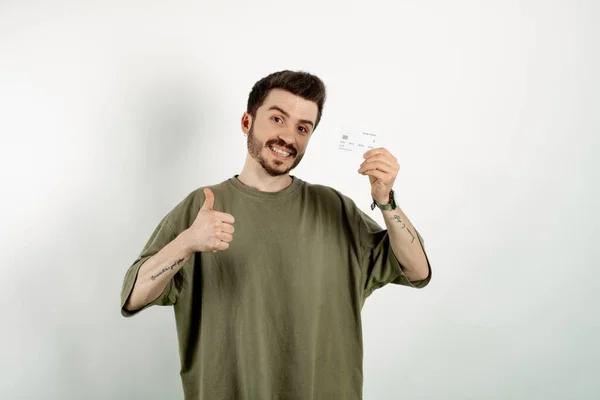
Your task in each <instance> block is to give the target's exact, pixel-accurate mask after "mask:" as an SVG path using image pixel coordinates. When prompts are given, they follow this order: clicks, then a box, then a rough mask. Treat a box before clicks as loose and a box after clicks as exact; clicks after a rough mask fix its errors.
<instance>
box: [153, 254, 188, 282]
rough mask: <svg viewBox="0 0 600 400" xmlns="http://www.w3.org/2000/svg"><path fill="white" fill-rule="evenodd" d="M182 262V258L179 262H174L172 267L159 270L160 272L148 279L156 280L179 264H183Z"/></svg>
mask: <svg viewBox="0 0 600 400" xmlns="http://www.w3.org/2000/svg"><path fill="white" fill-rule="evenodd" d="M183 260H184V259H183V258H180V259H179V260H177V261H175V262H174V263H173V264H172V265H169V266H168V267H164V268H163V269H161V270H160V271H158V273H157V274H156V275H152V276H151V277H150V279H152V280H155V279H156V278H158V277H159V276H161V275H162V274H164V273H165V272H167V271H170V270H172V269H173V268H175V266H177V265H179V264H181V263H182V262H183Z"/></svg>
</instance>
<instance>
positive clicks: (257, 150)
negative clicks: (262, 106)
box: [248, 124, 304, 176]
mask: <svg viewBox="0 0 600 400" xmlns="http://www.w3.org/2000/svg"><path fill="white" fill-rule="evenodd" d="M274 145H276V146H279V147H281V148H284V149H287V151H288V152H289V153H290V159H291V160H292V163H291V164H290V165H289V166H288V167H284V166H283V165H284V164H287V163H289V162H290V159H287V160H280V159H277V158H274V159H273V161H269V160H268V159H267V158H266V157H265V156H264V155H263V149H265V148H266V149H267V151H269V152H271V149H270V148H269V147H270V146H274ZM248 153H249V154H250V155H251V156H252V158H254V159H255V160H256V161H257V162H258V163H259V164H260V165H261V167H263V169H264V170H265V171H266V172H267V173H268V174H269V175H271V176H280V175H285V174H287V173H288V172H290V171H291V170H293V169H294V168H296V167H297V166H298V164H300V161H302V157H304V153H301V154H298V153H297V152H296V149H294V148H293V147H291V146H289V145H287V144H286V143H285V142H284V141H283V140H281V139H279V140H278V139H274V140H270V141H268V142H266V143H264V144H263V143H262V142H261V141H260V140H258V139H257V138H256V136H255V135H254V124H252V126H251V127H250V132H249V133H248Z"/></svg>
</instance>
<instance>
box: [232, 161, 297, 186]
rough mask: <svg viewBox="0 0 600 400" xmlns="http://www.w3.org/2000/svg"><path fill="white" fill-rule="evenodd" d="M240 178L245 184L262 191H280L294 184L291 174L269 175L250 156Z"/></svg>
mask: <svg viewBox="0 0 600 400" xmlns="http://www.w3.org/2000/svg"><path fill="white" fill-rule="evenodd" d="M238 180H239V181H240V182H242V183H243V184H244V185H246V186H249V187H252V188H254V189H256V190H259V191H261V192H279V191H281V190H283V189H285V188H286V187H288V186H290V185H291V184H292V177H291V176H290V174H289V173H288V174H283V175H279V176H271V175H269V174H268V173H267V172H266V171H265V170H264V169H263V167H262V166H261V165H260V164H258V163H257V162H256V161H254V159H252V157H250V156H248V158H247V159H246V164H245V165H244V168H243V169H242V172H240V174H239V175H238Z"/></svg>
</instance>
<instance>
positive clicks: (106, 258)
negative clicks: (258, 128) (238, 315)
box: [0, 0, 600, 400]
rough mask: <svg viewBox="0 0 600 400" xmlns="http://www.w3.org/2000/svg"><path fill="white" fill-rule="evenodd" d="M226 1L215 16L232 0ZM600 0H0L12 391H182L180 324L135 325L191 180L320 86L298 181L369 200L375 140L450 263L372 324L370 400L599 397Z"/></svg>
mask: <svg viewBox="0 0 600 400" xmlns="http://www.w3.org/2000/svg"><path fill="white" fill-rule="evenodd" d="M217 4H218V5H217ZM599 11H600V6H599V3H598V2H594V1H591V0H590V1H573V0H570V1H567V0H564V1H541V0H540V1H494V2H492V1H488V2H476V1H452V2H450V1H442V0H439V1H433V0H421V1H416V0H415V1H394V2H392V1H388V2H382V1H370V2H367V1H360V2H359V1H355V2H347V1H316V0H307V1H302V2H299V1H296V2H276V1H269V0H261V1H253V2H242V1H239V0H238V1H224V2H183V1H170V2H158V1H135V2H116V1H114V2H108V1H102V2H75V1H73V0H71V1H55V2H53V3H50V2H33V1H21V2H16V1H2V2H0V134H1V142H0V162H1V163H2V165H1V168H0V174H1V175H0V178H1V182H2V197H1V201H2V204H1V210H2V223H3V229H2V230H1V231H0V235H1V237H0V239H1V242H0V243H1V245H2V249H1V252H0V255H1V257H2V259H1V260H0V296H1V299H2V301H1V302H0V304H1V306H0V307H1V309H0V315H1V321H2V324H1V330H0V332H1V333H0V335H1V338H0V339H1V340H0V397H1V398H3V399H127V400H128V399H175V398H182V390H181V383H180V380H179V356H178V351H177V339H176V331H175V323H174V318H173V314H172V312H173V311H172V309H171V308H168V307H164V308H162V307H154V308H152V309H149V310H146V311H145V312H143V313H141V314H140V315H139V316H136V317H135V318H132V319H124V318H122V317H121V315H120V313H119V295H120V290H121V284H122V280H123V277H124V274H125V271H126V269H127V268H128V266H129V265H130V264H131V263H132V262H133V260H135V258H136V257H137V255H138V253H139V251H140V250H141V248H142V246H143V245H144V243H145V241H146V240H147V238H148V237H149V235H150V234H151V233H152V230H153V229H154V227H155V226H156V224H157V223H158V222H159V220H160V218H161V217H162V216H163V215H164V214H165V213H166V212H168V211H169V210H170V209H171V208H172V207H173V206H174V205H175V204H177V203H178V202H179V201H180V200H181V199H182V198H183V197H184V196H185V195H187V194H188V193H189V192H191V191H192V190H194V189H195V188H197V187H199V186H203V185H210V184H214V183H218V182H221V181H223V180H225V179H227V178H229V177H231V176H233V175H234V174H236V173H239V172H240V171H241V168H242V166H243V162H244V159H245V155H246V147H245V141H244V136H243V134H242V132H241V130H240V118H241V116H242V113H243V111H244V110H245V105H246V101H247V96H248V93H249V92H250V89H251V87H252V85H253V84H254V82H256V81H257V80H258V79H260V78H262V77H263V76H265V75H267V74H269V73H271V72H274V71H277V70H281V69H293V70H306V71H309V72H311V73H314V74H316V75H318V76H319V77H321V78H322V79H323V80H324V82H325V84H326V85H327V88H328V93H329V97H328V101H327V103H326V105H325V110H324V114H323V120H322V123H321V125H320V126H319V127H318V129H317V131H316V132H315V135H314V137H313V138H312V139H311V142H310V145H309V147H308V151H307V155H306V157H305V158H304V160H303V161H302V163H301V164H300V166H299V167H298V168H297V169H296V170H294V171H293V174H295V175H297V176H299V177H300V178H302V179H304V180H306V181H308V182H311V183H320V184H326V185H329V186H332V187H334V188H336V189H338V190H340V191H342V192H343V193H345V194H347V195H348V196H350V197H351V198H353V199H354V200H355V201H356V202H357V204H358V205H359V206H360V207H361V208H362V209H363V210H365V211H366V212H368V213H369V214H370V215H372V216H373V217H374V218H375V219H376V220H377V221H378V222H380V223H383V222H382V219H381V215H380V213H378V210H375V211H371V210H370V209H369V203H370V197H369V185H368V178H367V177H364V176H359V175H358V174H357V172H356V170H357V169H358V167H359V164H360V162H361V160H360V156H358V157H357V158H356V159H354V158H352V156H349V155H348V154H346V155H341V154H339V153H338V152H337V151H336V142H337V139H338V134H339V133H340V132H339V127H340V126H342V125H348V124H350V125H351V126H361V127H366V129H370V130H372V131H376V132H377V133H378V134H379V137H380V139H379V142H380V143H381V144H382V145H384V146H385V147H386V148H387V149H388V150H390V151H391V152H392V153H393V154H394V155H395V156H396V157H397V158H398V159H399V162H400V164H401V170H400V174H399V176H398V179H397V181H396V186H395V189H396V191H397V193H398V200H399V203H400V205H401V207H402V208H403V210H404V211H405V212H406V213H407V215H408V216H409V218H411V220H412V222H413V223H414V224H415V225H416V226H417V228H418V229H419V231H420V232H421V233H422V235H423V237H424V238H425V242H426V245H427V250H428V254H429V256H430V259H431V262H432V265H433V279H432V281H431V284H430V285H429V286H428V287H427V288H425V289H422V290H415V289H410V288H405V287H398V286H394V287H392V286H387V287H385V288H383V289H380V290H379V291H377V292H375V293H374V294H373V295H372V296H371V297H370V298H369V300H368V301H367V303H366V305H365V308H364V309H363V318H364V340H365V349H364V351H365V358H364V378H365V380H364V397H365V399H368V400H371V399H373V400H383V399H394V400H395V399H595V398H599V397H600V383H599V382H598V377H597V373H598V370H599V368H600V366H599V360H600V343H599V342H600V312H599V310H598V306H599V304H600V301H599V295H598V290H599V289H600V285H599V283H598V276H597V273H596V271H597V269H598V265H599V261H598V260H599V256H600V250H599V248H600V247H599V246H598V244H597V234H598V228H599V225H600V224H599V218H598V215H597V205H598V204H600V196H599V194H598V182H600V176H599V175H600V173H599V170H600V168H599V167H600V165H599V163H598V161H597V160H596V159H594V156H595V154H596V153H597V152H598V144H599V143H598V142H599V138H598V137H599V135H600V96H599V93H600V84H599V82H600V79H599V78H598V71H600V62H599V56H598V53H599V52H598V49H600V45H599V36H600V28H598V24H597V21H598V17H599V14H600V13H599Z"/></svg>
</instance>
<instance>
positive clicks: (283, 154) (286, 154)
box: [271, 147, 290, 157]
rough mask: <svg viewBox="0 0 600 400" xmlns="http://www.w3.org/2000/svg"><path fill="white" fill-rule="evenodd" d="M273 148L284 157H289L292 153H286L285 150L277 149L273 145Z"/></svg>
mask: <svg viewBox="0 0 600 400" xmlns="http://www.w3.org/2000/svg"><path fill="white" fill-rule="evenodd" d="M271 150H273V151H274V152H275V153H277V154H280V155H282V156H284V157H287V156H289V155H290V153H286V152H285V151H281V150H279V149H276V148H275V147H271Z"/></svg>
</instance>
